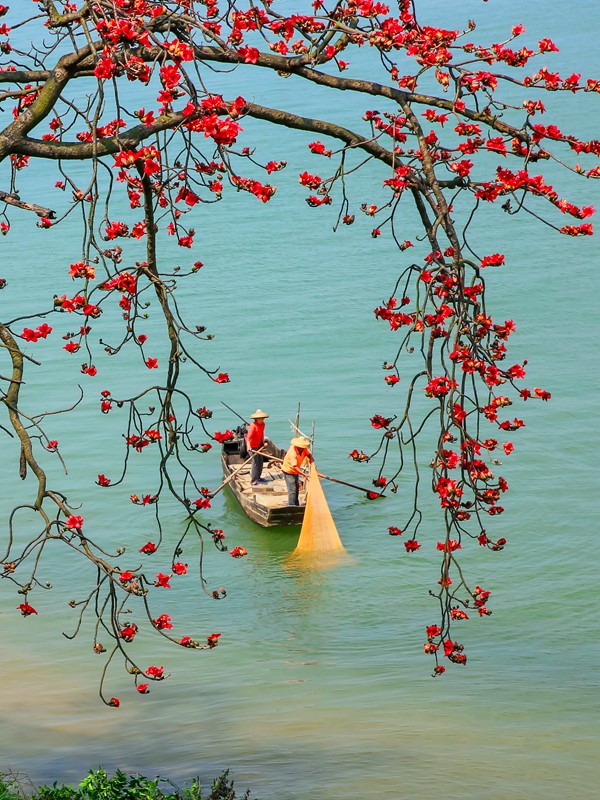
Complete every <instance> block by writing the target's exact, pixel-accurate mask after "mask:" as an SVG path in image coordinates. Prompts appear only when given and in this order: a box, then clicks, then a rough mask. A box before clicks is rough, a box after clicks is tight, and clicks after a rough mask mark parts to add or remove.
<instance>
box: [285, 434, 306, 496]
mask: <svg viewBox="0 0 600 800" xmlns="http://www.w3.org/2000/svg"><path fill="white" fill-rule="evenodd" d="M309 447H310V442H309V440H308V439H307V438H306V436H296V437H294V438H293V439H292V440H291V442H290V449H289V450H288V451H287V453H286V454H285V458H284V459H283V464H282V465H281V469H282V470H283V477H284V478H285V485H286V487H287V493H288V505H290V506H297V505H300V504H299V502H298V491H299V489H300V475H301V474H303V473H302V465H303V464H304V463H305V462H306V461H309V462H312V461H313V460H314V459H313V457H312V455H311V452H310V450H309Z"/></svg>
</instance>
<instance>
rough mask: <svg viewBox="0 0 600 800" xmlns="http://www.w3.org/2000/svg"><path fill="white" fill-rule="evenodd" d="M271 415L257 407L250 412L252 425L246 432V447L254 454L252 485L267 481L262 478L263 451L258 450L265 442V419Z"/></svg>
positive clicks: (251, 471) (251, 472)
mask: <svg viewBox="0 0 600 800" xmlns="http://www.w3.org/2000/svg"><path fill="white" fill-rule="evenodd" d="M268 416H269V415H268V414H266V413H265V412H264V411H262V410H261V409H260V408H257V409H256V411H255V412H254V414H250V419H251V420H252V422H251V423H250V427H249V428H248V431H247V433H246V437H245V438H246V449H247V450H248V455H249V456H252V468H251V470H250V483H251V484H252V486H258V485H259V484H261V483H266V480H265V479H264V478H261V475H262V469H263V463H264V458H263V456H262V454H261V453H258V452H257V451H258V450H260V449H261V447H262V446H263V445H264V443H265V419H266V418H267V417H268Z"/></svg>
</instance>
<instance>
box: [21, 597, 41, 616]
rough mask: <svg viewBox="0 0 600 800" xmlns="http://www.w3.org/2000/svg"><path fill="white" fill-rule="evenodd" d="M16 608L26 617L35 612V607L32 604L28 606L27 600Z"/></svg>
mask: <svg viewBox="0 0 600 800" xmlns="http://www.w3.org/2000/svg"><path fill="white" fill-rule="evenodd" d="M17 608H18V609H19V611H20V612H21V614H22V615H23V616H24V617H28V616H29V615H30V614H37V611H36V610H35V608H33V606H30V605H29V603H28V602H27V601H25V602H24V603H21V605H19V606H17Z"/></svg>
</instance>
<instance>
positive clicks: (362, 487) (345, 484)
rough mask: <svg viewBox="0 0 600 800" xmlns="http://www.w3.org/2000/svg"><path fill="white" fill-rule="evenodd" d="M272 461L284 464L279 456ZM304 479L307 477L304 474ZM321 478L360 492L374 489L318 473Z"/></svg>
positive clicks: (368, 491) (273, 457)
mask: <svg viewBox="0 0 600 800" xmlns="http://www.w3.org/2000/svg"><path fill="white" fill-rule="evenodd" d="M269 458H270V460H271V461H279V463H280V464H281V463H283V459H282V458H277V456H269ZM302 475H304V477H305V478H306V477H307V476H306V475H305V474H304V473H302ZM317 475H318V476H319V478H323V479H324V480H326V481H331V482H332V483H341V485H342V486H349V487H350V488H351V489H358V491H359V492H365V493H371V492H372V491H373V489H365V488H364V486H357V485H356V484H355V483H348V481H341V480H340V479H339V478H330V477H329V475H323V473H322V472H317ZM376 494H377V497H381V496H382V495H381V494H379V492H377V493H376Z"/></svg>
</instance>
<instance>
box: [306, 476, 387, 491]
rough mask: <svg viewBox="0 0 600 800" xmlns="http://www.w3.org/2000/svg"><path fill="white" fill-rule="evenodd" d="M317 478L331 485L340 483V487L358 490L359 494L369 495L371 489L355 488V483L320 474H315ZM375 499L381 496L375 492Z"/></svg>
mask: <svg viewBox="0 0 600 800" xmlns="http://www.w3.org/2000/svg"><path fill="white" fill-rule="evenodd" d="M317 475H318V476H319V478H324V479H325V480H326V481H332V482H333V483H341V484H342V486H349V487H350V488H351V489H358V490H359V492H365V493H367V494H371V493H372V492H373V489H365V488H364V486H357V485H356V484H355V483H348V481H341V480H339V478H330V477H329V475H323V473H322V472H317ZM375 494H376V495H377V497H381V496H382V495H381V494H380V493H379V492H375Z"/></svg>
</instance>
